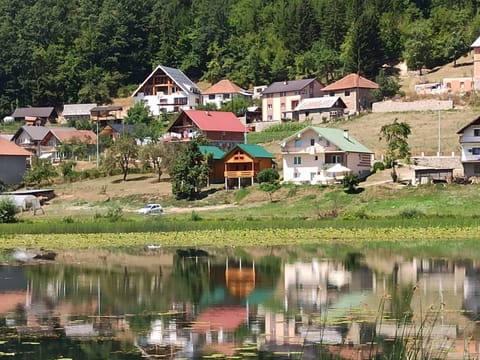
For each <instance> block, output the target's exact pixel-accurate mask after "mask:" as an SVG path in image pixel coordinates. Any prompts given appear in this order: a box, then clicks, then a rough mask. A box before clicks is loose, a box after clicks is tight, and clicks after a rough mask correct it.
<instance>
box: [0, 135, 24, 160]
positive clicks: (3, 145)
mask: <svg viewBox="0 0 480 360" xmlns="http://www.w3.org/2000/svg"><path fill="white" fill-rule="evenodd" d="M0 155H3V156H5V155H8V156H31V155H32V154H31V153H30V152H28V151H27V150H25V149H23V148H21V147H20V146H18V145H17V144H15V143H13V142H11V141H8V140H6V139H4V138H2V137H0Z"/></svg>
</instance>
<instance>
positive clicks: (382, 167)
mask: <svg viewBox="0 0 480 360" xmlns="http://www.w3.org/2000/svg"><path fill="white" fill-rule="evenodd" d="M382 170H385V163H384V162H383V161H377V162H376V163H375V164H373V172H374V173H376V172H379V171H382Z"/></svg>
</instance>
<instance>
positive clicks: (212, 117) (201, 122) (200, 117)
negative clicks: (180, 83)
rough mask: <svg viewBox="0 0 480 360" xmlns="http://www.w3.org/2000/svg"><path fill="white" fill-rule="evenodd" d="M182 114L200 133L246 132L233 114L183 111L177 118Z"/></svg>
mask: <svg viewBox="0 0 480 360" xmlns="http://www.w3.org/2000/svg"><path fill="white" fill-rule="evenodd" d="M182 114H185V115H186V116H188V117H189V118H190V119H192V121H193V122H194V123H195V124H196V125H197V126H198V128H199V129H200V130H202V131H229V132H242V133H244V132H247V131H248V130H247V129H246V128H245V126H244V125H243V124H242V123H241V122H240V120H238V118H237V117H236V116H235V114H234V113H232V112H229V111H203V110H185V111H183V112H182V113H181V114H180V115H179V117H180V116H182ZM174 125H175V123H174ZM174 125H173V126H174Z"/></svg>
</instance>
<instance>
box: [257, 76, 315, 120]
mask: <svg viewBox="0 0 480 360" xmlns="http://www.w3.org/2000/svg"><path fill="white" fill-rule="evenodd" d="M323 87H324V85H323V84H322V83H321V82H320V81H318V80H317V79H304V80H290V81H279V82H274V83H273V84H271V85H270V86H269V87H268V88H266V89H265V90H263V92H262V120H263V121H281V120H282V119H292V118H293V110H294V109H295V108H296V107H297V106H298V104H299V103H300V101H301V100H302V99H306V98H315V97H320V96H322V95H323V91H322V89H323Z"/></svg>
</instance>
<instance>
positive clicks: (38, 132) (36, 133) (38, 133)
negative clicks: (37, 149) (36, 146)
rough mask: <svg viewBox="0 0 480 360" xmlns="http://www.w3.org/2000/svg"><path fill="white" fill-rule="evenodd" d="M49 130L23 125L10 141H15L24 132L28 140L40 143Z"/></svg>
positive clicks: (42, 127)
mask: <svg viewBox="0 0 480 360" xmlns="http://www.w3.org/2000/svg"><path fill="white" fill-rule="evenodd" d="M49 130H50V129H49V128H47V127H45V126H30V125H24V126H22V127H21V128H20V129H18V130H17V132H16V133H15V135H13V138H12V139H14V140H15V139H17V138H18V137H19V136H20V134H21V133H22V132H26V133H27V134H28V136H29V137H30V139H32V140H33V141H40V140H42V139H43V138H44V137H45V135H47V133H48V131H49Z"/></svg>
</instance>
